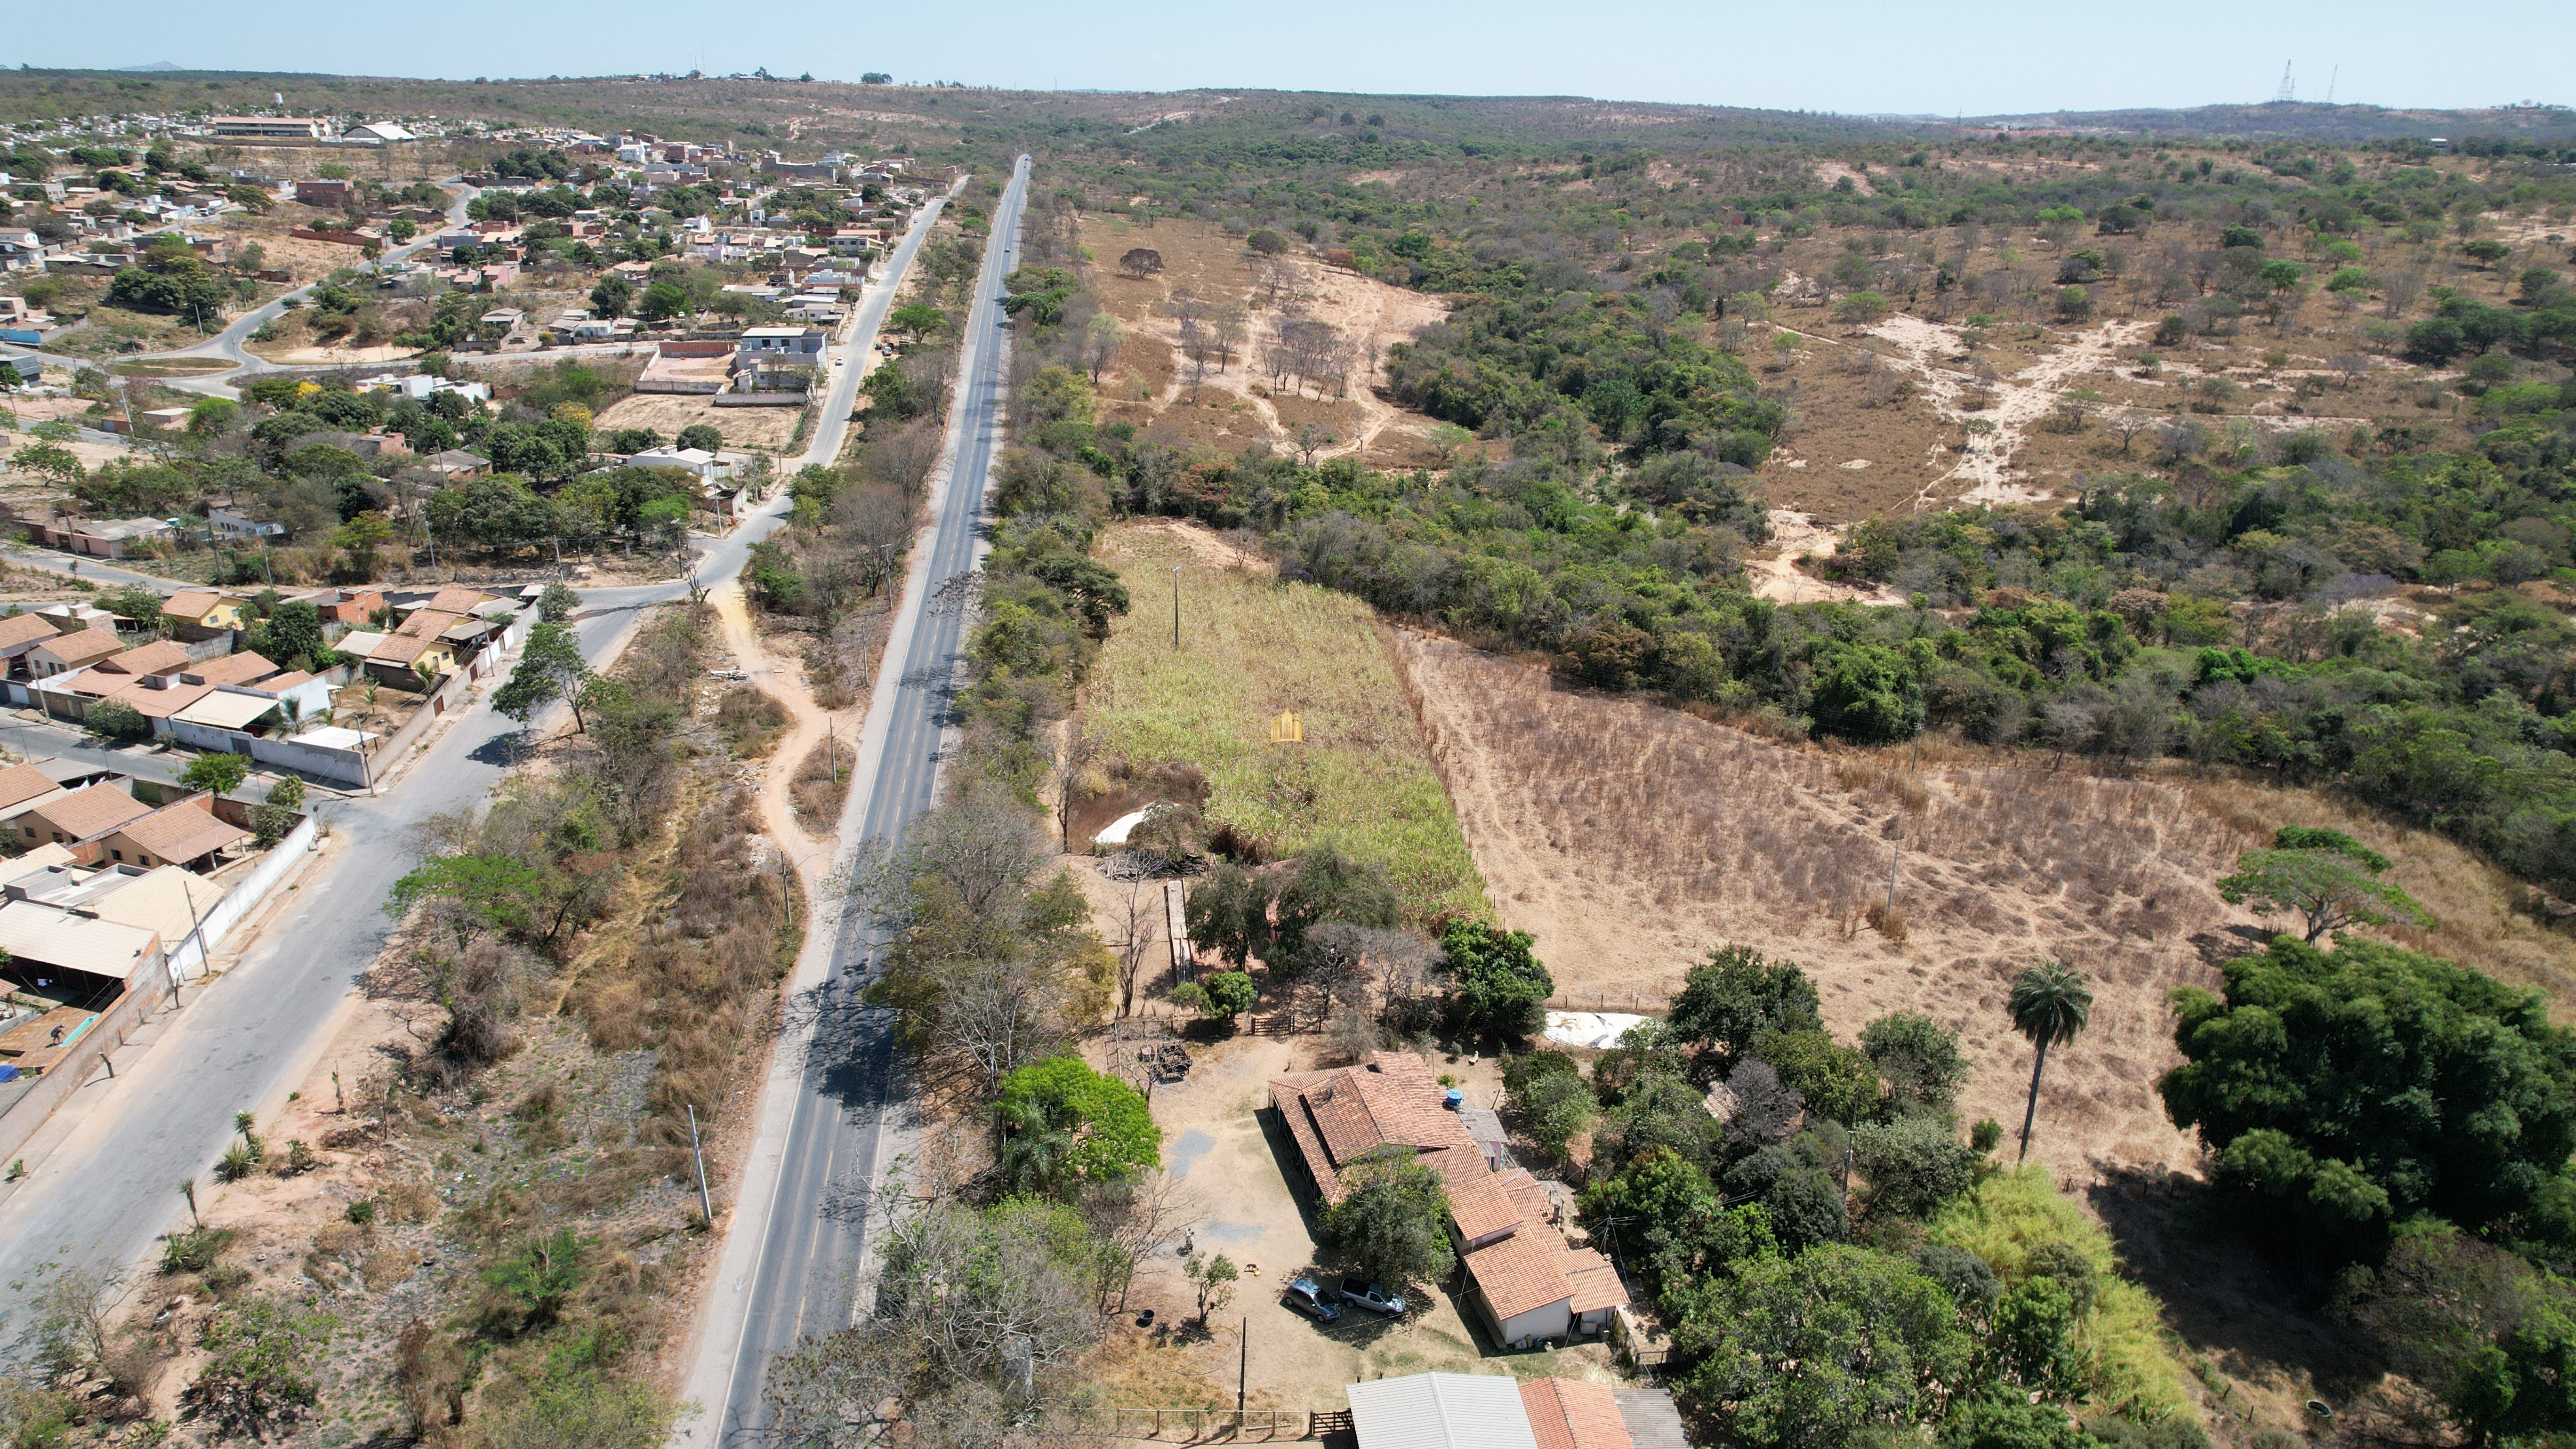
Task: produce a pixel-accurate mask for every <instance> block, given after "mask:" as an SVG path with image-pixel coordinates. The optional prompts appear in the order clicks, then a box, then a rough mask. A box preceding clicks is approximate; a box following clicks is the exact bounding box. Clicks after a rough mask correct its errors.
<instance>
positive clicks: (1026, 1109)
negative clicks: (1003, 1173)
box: [999, 1057, 1163, 1186]
mask: <svg viewBox="0 0 2576 1449" xmlns="http://www.w3.org/2000/svg"><path fill="white" fill-rule="evenodd" d="M999 1107H1000V1110H1001V1113H1002V1117H1003V1120H1004V1121H1005V1122H1006V1123H1011V1124H1015V1125H1016V1124H1021V1123H1028V1124H1031V1125H1035V1126H1042V1127H1043V1129H1044V1130H1047V1131H1052V1132H1057V1133H1062V1134H1065V1135H1066V1136H1067V1137H1069V1138H1070V1139H1071V1140H1070V1142H1069V1144H1068V1146H1067V1147H1066V1149H1065V1150H1064V1151H1063V1152H1062V1153H1061V1154H1060V1156H1059V1157H1058V1164H1059V1165H1058V1167H1057V1169H1056V1171H1055V1172H1054V1173H1052V1174H1050V1185H1051V1186H1056V1185H1061V1184H1063V1183H1065V1182H1068V1181H1076V1182H1111V1181H1115V1180H1117V1179H1119V1178H1123V1177H1125V1176H1127V1175H1128V1174H1129V1173H1131V1172H1136V1171H1139V1170H1141V1169H1145V1168H1150V1167H1154V1166H1156V1165H1157V1164H1159V1163H1160V1162H1161V1161H1162V1151H1163V1129H1162V1128H1160V1127H1157V1126H1155V1125H1154V1115H1153V1113H1152V1111H1151V1110H1149V1109H1148V1108H1147V1107H1146V1105H1145V1098H1144V1097H1143V1096H1142V1095H1141V1094H1140V1093H1138V1092H1137V1090H1136V1089H1135V1088H1133V1087H1131V1086H1129V1085H1127V1084H1126V1083H1125V1082H1122V1081H1120V1080H1118V1079H1117V1078H1116V1077H1109V1076H1103V1075H1101V1074H1100V1073H1099V1072H1096V1071H1094V1070H1092V1068H1091V1067H1090V1065H1089V1064H1087V1063H1085V1062H1083V1061H1082V1060H1081V1059H1080V1058H1078V1057H1048V1058H1046V1059H1044V1060H1042V1061H1036V1062H1031V1063H1030V1064H1029V1065H1027V1066H1025V1067H1022V1068H1020V1069H1019V1070H1018V1071H1015V1072H1013V1073H1011V1074H1010V1075H1009V1076H1006V1077H1004V1078H1003V1079H1002V1095H1001V1099H1000V1103H999Z"/></svg>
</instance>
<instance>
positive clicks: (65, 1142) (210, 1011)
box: [0, 193, 1016, 1352]
mask: <svg viewBox="0 0 2576 1449" xmlns="http://www.w3.org/2000/svg"><path fill="white" fill-rule="evenodd" d="M1015 195H1016V193H1015ZM936 210H937V208H936V207H926V208H924V210H923V213H922V216H921V217H920V218H919V219H918V221H917V222H916V225H915V227H914V229H913V230H912V232H911V233H910V234H909V235H908V236H907V237H906V239H905V241H904V243H903V244H902V246H901V247H900V248H899V249H898V251H897V253H896V254H895V256H894V258H893V259H892V260H891V261H890V262H889V264H888V266H887V268H886V269H885V272H884V275H883V277H882V279H881V280H880V282H879V283H878V286H877V288H876V292H875V294H874V295H873V296H871V297H870V298H869V299H868V300H867V302H866V303H865V304H864V305H863V306H862V307H861V309H860V315H859V316H858V317H857V318H856V319H855V325H854V327H853V329H852V331H851V332H850V334H849V337H848V341H847V342H846V343H845V352H846V354H847V355H848V356H849V357H851V358H852V359H853V362H852V363H851V364H849V365H848V366H846V367H845V369H844V371H845V372H847V373H849V374H851V375H852V376H853V377H854V375H855V372H856V362H855V359H856V358H858V357H859V356H862V355H863V354H864V352H865V350H866V349H867V348H868V347H870V346H872V345H873V344H874V341H875V332H874V327H875V324H876V322H877V320H878V319H880V318H882V316H883V315H884V312H885V309H886V303H887V299H888V298H890V297H891V296H892V295H893V292H894V290H895V287H896V284H897V283H899V282H900V280H901V277H902V270H903V267H904V265H905V264H906V263H908V262H909V261H910V259H911V257H912V255H913V253H914V251H915V250H917V249H918V247H919V245H920V242H921V239H922V238H923V237H924V236H926V235H927V234H928V231H929V226H930V221H931V219H932V217H934V216H935V214H936ZM988 325H989V324H988ZM850 386H851V388H853V389H854V388H855V382H854V381H853V382H852V383H851V384H850ZM835 396H836V398H837V399H838V406H839V412H838V413H837V414H834V415H830V416H827V417H825V418H824V419H822V420H821V421H820V424H819V425H818V427H817V429H816V436H815V447H814V450H813V451H811V452H809V454H808V455H807V456H808V457H820V458H823V459H826V460H828V459H829V458H830V457H832V456H833V455H834V454H835V453H837V452H838V450H839V447H840V440H841V438H842V436H843V435H844V433H845V431H846V426H847V416H848V398H849V392H848V391H845V390H842V389H839V388H837V387H836V392H835ZM978 476H980V474H979V475H978ZM788 506H789V499H788V496H787V493H786V490H785V489H783V488H782V489H780V490H779V491H778V492H777V493H776V494H775V495H774V496H772V497H771V498H770V500H769V501H768V502H767V503H765V504H763V505H762V506H761V507H760V508H759V509H758V510H756V511H755V512H754V513H753V514H752V515H750V517H749V518H748V519H746V521H745V522H744V523H743V525H742V526H741V527H740V528H738V529H736V530H735V531H734V532H733V534H732V535H731V536H730V537H728V538H724V539H713V538H707V537H704V536H700V537H698V538H697V539H696V540H695V542H696V544H697V546H698V549H699V555H700V561H699V565H698V569H697V574H696V577H697V579H698V580H699V581H700V582H702V583H705V584H708V585H713V584H715V583H718V582H721V581H723V580H725V579H729V578H731V577H733V576H734V575H735V574H737V573H739V572H740V571H741V569H742V566H743V562H744V559H745V557H746V556H747V555H748V553H749V551H750V548H751V546H752V545H753V544H754V543H756V542H758V541H759V540H760V539H762V538H765V537H767V536H768V535H769V534H770V533H771V532H772V531H773V530H775V529H776V528H777V527H778V526H779V523H780V521H781V520H782V519H783V518H784V517H785V515H786V512H787V509H788ZM970 522H971V520H970ZM970 531H971V530H970ZM13 557H17V558H18V559H19V561H21V562H33V561H36V560H31V559H27V558H25V557H23V556H22V555H18V554H15V553H13ZM66 562H67V560H66ZM82 575H83V577H93V576H97V575H93V573H92V566H91V565H89V564H87V563H84V565H83V568H82ZM137 577H139V576H137ZM148 582H152V583H154V584H156V585H159V586H166V584H165V582H164V581H160V580H148ZM687 592H688V585H687V583H686V582H673V583H668V584H657V585H648V586H641V587H632V588H616V589H589V590H584V591H583V602H584V610H583V613H582V614H581V615H580V616H579V617H578V618H577V619H576V620H575V622H574V626H573V627H574V629H575V632H576V634H577V635H578V637H579V638H580V641H581V647H582V652H583V654H584V656H585V657H587V658H590V659H592V660H599V659H602V658H605V657H607V656H608V655H609V654H610V653H612V652H613V651H614V650H615V649H616V648H617V647H618V646H619V644H620V641H622V640H623V639H624V638H625V637H626V635H627V634H628V633H630V632H631V631H632V630H633V628H634V626H635V624H636V621H637V620H638V619H639V618H640V617H641V613H642V611H643V610H644V609H645V608H647V607H649V606H651V605H654V604H659V603H667V602H672V601H676V600H680V599H683V598H685V597H687ZM953 623H954V621H952V628H951V630H950V632H951V633H952V634H953V633H954V628H953ZM952 653H953V649H952ZM547 723H548V722H547V721H543V720H541V721H540V722H539V724H540V727H543V726H544V725H546V724H547ZM7 728H8V727H6V726H0V732H5V730H6V729H7ZM23 732H24V733H26V734H28V735H30V736H32V735H33V734H34V731H33V730H26V731H23ZM516 734H517V731H516V729H515V727H514V726H512V725H511V724H510V722H509V721H508V720H506V719H504V718H502V717H501V716H499V715H497V714H495V713H493V712H492V711H491V710H489V709H488V708H484V707H482V704H481V702H480V701H479V700H478V701H477V704H476V706H475V707H474V708H473V709H471V710H470V711H469V712H467V713H465V714H464V715H463V716H462V717H460V718H459V719H458V720H457V721H456V722H455V723H454V724H452V725H450V726H449V727H448V728H447V729H446V730H445V732H444V733H442V734H440V735H438V736H436V737H434V738H435V742H434V743H433V744H432V745H431V747H430V749H429V752H428V753H427V755H426V756H425V757H423V758H420V759H417V760H415V761H413V762H412V763H411V764H410V765H409V766H408V767H407V768H406V770H405V773H404V774H403V776H402V778H401V779H400V780H399V781H398V782H397V783H396V784H395V785H393V786H392V787H390V789H389V792H388V793H387V794H385V795H383V796H380V797H375V798H352V799H346V800H336V801H330V802H327V803H324V804H322V805H320V806H319V807H318V808H319V809H320V813H321V814H322V815H323V817H324V818H325V819H326V820H328V821H329V823H330V829H331V831H332V835H333V839H332V840H331V842H330V845H329V849H330V850H331V852H332V853H333V855H334V857H335V858H334V859H333V860H331V861H329V862H326V863H325V868H324V869H323V870H322V872H321V873H318V874H315V875H310V876H307V877H306V878H305V879H304V880H303V881H302V882H301V886H300V889H299V890H298V891H296V892H295V893H294V894H293V895H291V896H288V897H287V898H286V899H287V902H288V904H286V905H285V906H284V907H283V908H281V909H279V910H278V911H277V914H275V915H274V916H273V917H272V918H271V919H270V920H269V922H268V924H267V926H266V928H265V929H264V930H263V931H262V932H261V933H260V935H259V937H258V939H257V940H256V941H255V942H254V943H253V944H252V945H251V947H250V949H249V950H248V951H247V952H246V953H245V954H244V955H243V956H242V958H241V959H240V961H239V962H238V964H236V965H235V966H234V967H233V968H232V969H231V970H230V971H228V972H226V973H225V974H224V976H223V977H222V978H221V979H220V980H218V981H217V982H215V983H214V984H212V985H211V986H207V987H202V988H194V989H191V990H190V991H189V992H188V993H187V996H186V1006H185V1008H184V1009H183V1010H181V1011H180V1012H179V1013H178V1014H177V1015H176V1016H175V1017H174V1018H172V1019H171V1020H170V1022H169V1024H168V1026H167V1028H166V1030H165V1031H164V1033H163V1035H162V1036H161V1037H160V1039H159V1040H158V1042H157V1043H156V1044H155V1045H154V1046H153V1047H152V1048H151V1050H150V1051H148V1052H146V1053H143V1054H142V1055H141V1057H140V1059H139V1060H138V1061H136V1062H135V1063H133V1064H132V1065H130V1066H128V1067H125V1068H123V1069H122V1070H121V1071H120V1074H119V1075H118V1076H117V1077H116V1078H115V1079H114V1080H113V1081H106V1080H102V1081H100V1082H98V1083H94V1084H92V1085H91V1086H89V1087H86V1088H84V1089H83V1092H82V1094H81V1096H80V1097H76V1098H75V1099H74V1105H73V1107H71V1108H68V1109H66V1110H67V1111H81V1110H82V1109H83V1108H84V1107H85V1108H86V1113H85V1115H83V1116H81V1117H80V1118H79V1120H78V1121H77V1123H76V1125H74V1126H72V1127H71V1128H70V1130H69V1131H68V1132H67V1133H65V1134H63V1135H62V1137H61V1140H60V1141H59V1142H57V1143H55V1144H54V1145H53V1146H52V1148H51V1149H50V1150H49V1151H47V1152H46V1153H45V1154H44V1155H43V1156H42V1157H41V1159H40V1160H33V1161H31V1162H30V1163H29V1166H30V1168H31V1170H32V1172H31V1176H30V1178H29V1179H28V1180H27V1181H25V1182H23V1183H20V1184H18V1185H17V1186H16V1187H15V1188H14V1189H13V1190H11V1191H10V1192H9V1194H8V1196H7V1197H6V1198H5V1199H0V1285H5V1286H0V1338H5V1339H6V1340H8V1342H7V1343H6V1344H5V1346H0V1352H14V1351H16V1350H19V1349H22V1348H23V1346H24V1345H23V1340H22V1338H21V1335H22V1334H23V1332H24V1330H25V1328H26V1323H25V1316H24V1314H23V1313H22V1312H21V1310H22V1309H23V1307H24V1305H25V1303H26V1301H27V1297H28V1295H29V1294H30V1293H32V1292H33V1291H34V1290H35V1289H36V1288H37V1287H39V1286H40V1284H41V1283H42V1281H43V1280H44V1276H45V1274H46V1273H47V1272H48V1271H50V1270H51V1269H53V1268H56V1267H61V1266H67V1265H73V1264H88V1265H114V1266H117V1267H130V1266H132V1265H135V1264H137V1263H139V1262H142V1261H143V1260H145V1259H147V1258H148V1257H149V1256H150V1255H151V1254H152V1253H153V1251H154V1242H155V1240H156V1239H157V1238H158V1237H159V1236H160V1235H161V1234H162V1233H164V1232H166V1231H167V1230H168V1229H169V1227H170V1225H171V1224H172V1223H173V1222H174V1221H176V1220H178V1219H179V1218H180V1217H181V1216H182V1215H183V1214H184V1213H185V1211H186V1209H185V1207H184V1205H183V1204H182V1203H181V1201H180V1199H179V1195H178V1193H177V1190H176V1186H175V1185H176V1184H177V1183H178V1181H179V1180H180V1179H181V1178H185V1177H203V1176H204V1175H205V1173H206V1171H207V1169H208V1165H209V1164H210V1163H212V1162H213V1161H214V1160H215V1158H216V1157H217V1156H218V1155H220V1153H221V1152H222V1149H223V1145H224V1141H225V1139H226V1138H227V1137H228V1136H230V1135H231V1132H232V1119H233V1114H234V1113H235V1112H236V1111H242V1110H249V1111H254V1112H259V1113H262V1114H263V1115H264V1114H266V1113H268V1112H270V1111H272V1110H274V1109H275V1108H276V1107H278V1106H279V1105H281V1104H282V1102H283V1098H284V1094H285V1092H286V1091H287V1089H288V1085H289V1084H290V1083H293V1082H296V1081H298V1080H300V1079H301V1078H302V1076H303V1075H304V1073H305V1072H306V1070H307V1069H308V1065H309V1063H310V1062H312V1061H313V1060H314V1058H315V1057H316V1056H317V1055H318V1054H319V1053H320V1051H321V1050H322V1048H323V1047H324V1046H325V1045H326V1044H327V1043H328V1041H329V1040H330V1037H331V1034H332V1031H333V1030H334V1028H335V1026H336V1024H337V1022H338V1021H339V1019H340V1016H341V1014H342V1010H343V1008H344V1006H345V1005H346V1004H347V1003H348V1002H349V1001H350V1000H351V997H352V991H353V988H354V987H355V985H356V983H357V980H358V977H359V975H360V973H361V972H363V971H364V970H365V968H366V966H367V964H368V963H369V962H371V961H372V960H373V959H374V958H375V956H376V954H377V952H378V951H379V950H380V949H381V948H382V946H383V945H384V943H385V940H386V937H387V935H388V933H389V931H390V929H391V922H389V921H388V920H387V919H386V917H385V916H384V914H383V912H382V910H381V909H380V907H381V906H382V904H383V902H384V900H385V896H386V893H387V892H388V891H389V890H390V888H391V887H392V885H393V883H394V882H395V881H396V880H397V879H399V878H400V877H401V876H402V874H403V873H404V872H405V871H406V870H408V869H410V867H411V864H412V861H413V854H412V848H411V841H410V835H411V831H412V828H413V827H414V826H415V825H417V824H418V823H419V822H420V821H421V820H423V819H425V818H427V817H429V816H431V815H434V814H438V813H441V812H446V811H454V810H466V809H473V808H475V807H477V806H479V805H480V804H481V803H482V802H483V801H484V800H485V799H486V798H487V797H488V796H489V795H490V794H491V793H492V791H493V789H494V788H495V787H496V786H497V785H498V783H499V781H500V778H501V775H502V773H503V771H504V770H506V769H507V768H508V767H509V765H510V763H511V759H512V755H513V746H514V743H515V737H516ZM0 742H8V743H11V744H13V745H14V744H16V743H17V741H14V740H5V738H4V737H0ZM46 748H47V752H58V751H55V750H53V749H52V747H51V743H50V741H49V742H48V743H47V747H46ZM922 748H924V749H927V748H928V745H927V744H924V745H923V746H922ZM147 763H148V762H147ZM145 773H150V771H148V770H147V771H146V772H145ZM861 798H864V797H861ZM83 1098H93V1099H94V1100H90V1101H87V1102H84V1101H83Z"/></svg>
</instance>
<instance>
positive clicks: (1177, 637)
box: [1172, 564, 1181, 649]
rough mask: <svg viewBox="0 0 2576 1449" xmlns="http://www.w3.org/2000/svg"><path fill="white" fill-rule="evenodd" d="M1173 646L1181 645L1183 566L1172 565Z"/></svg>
mask: <svg viewBox="0 0 2576 1449" xmlns="http://www.w3.org/2000/svg"><path fill="white" fill-rule="evenodd" d="M1172 647H1173V648H1174V649H1178V648H1180V647H1181V566H1180V565H1179V564H1174V565H1172Z"/></svg>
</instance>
